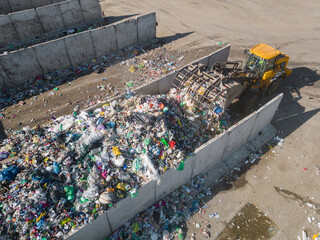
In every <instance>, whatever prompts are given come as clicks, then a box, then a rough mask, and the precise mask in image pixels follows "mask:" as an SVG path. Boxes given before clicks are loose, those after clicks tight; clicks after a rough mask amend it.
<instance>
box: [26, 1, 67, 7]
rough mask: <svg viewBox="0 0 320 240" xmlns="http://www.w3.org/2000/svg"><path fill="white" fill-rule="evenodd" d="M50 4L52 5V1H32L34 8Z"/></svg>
mask: <svg viewBox="0 0 320 240" xmlns="http://www.w3.org/2000/svg"><path fill="white" fill-rule="evenodd" d="M60 1H64V0H60ZM50 4H52V1H51V0H31V5H32V8H37V7H42V6H46V5H50Z"/></svg>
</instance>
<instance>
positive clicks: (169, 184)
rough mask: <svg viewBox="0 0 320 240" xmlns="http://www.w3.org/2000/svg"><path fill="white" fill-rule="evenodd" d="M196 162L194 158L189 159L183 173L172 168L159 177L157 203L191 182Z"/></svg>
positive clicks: (185, 163)
mask: <svg viewBox="0 0 320 240" xmlns="http://www.w3.org/2000/svg"><path fill="white" fill-rule="evenodd" d="M194 161H195V157H194V156H192V157H189V158H187V159H186V160H185V162H184V169H183V171H177V170H176V169H173V168H171V169H168V170H167V171H166V172H165V173H164V174H163V175H160V176H159V178H158V180H157V184H156V201H159V200H160V199H162V198H164V197H165V196H167V195H168V194H170V193H171V192H173V191H174V190H176V189H178V188H179V187H181V186H182V185H183V184H186V183H188V182H189V181H190V180H191V177H192V171H193V164H194Z"/></svg>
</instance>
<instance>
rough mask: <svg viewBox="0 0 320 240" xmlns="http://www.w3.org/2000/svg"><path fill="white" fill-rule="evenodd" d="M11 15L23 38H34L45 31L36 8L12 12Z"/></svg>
mask: <svg viewBox="0 0 320 240" xmlns="http://www.w3.org/2000/svg"><path fill="white" fill-rule="evenodd" d="M9 17H10V19H11V21H12V23H13V25H14V28H15V30H16V31H17V34H18V36H19V38H20V39H21V40H23V39H29V38H33V37H35V36H39V35H41V34H42V33H43V31H42V27H41V24H40V22H39V19H38V15H37V13H36V10H35V9H30V10H25V11H20V12H14V13H10V14H9Z"/></svg>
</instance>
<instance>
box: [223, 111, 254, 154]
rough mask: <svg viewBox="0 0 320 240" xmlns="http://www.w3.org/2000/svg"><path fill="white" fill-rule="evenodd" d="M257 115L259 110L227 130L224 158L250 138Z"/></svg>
mask: <svg viewBox="0 0 320 240" xmlns="http://www.w3.org/2000/svg"><path fill="white" fill-rule="evenodd" d="M257 115H258V114H257V112H254V113H252V114H250V115H249V116H247V117H246V118H244V119H242V120H241V121H240V122H238V123H236V124H235V125H233V126H232V127H230V128H229V129H228V131H227V132H226V134H227V135H228V139H227V143H226V146H225V148H224V152H223V156H222V158H224V157H226V156H228V155H229V154H230V153H231V152H233V151H234V150H235V149H237V148H238V147H240V146H241V145H242V144H243V143H245V142H247V141H248V140H249V136H250V134H251V130H252V128H253V125H254V123H255V121H256V118H257Z"/></svg>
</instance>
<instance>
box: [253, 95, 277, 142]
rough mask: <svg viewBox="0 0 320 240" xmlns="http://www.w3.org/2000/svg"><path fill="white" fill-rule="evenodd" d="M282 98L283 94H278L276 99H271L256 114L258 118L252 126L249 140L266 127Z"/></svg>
mask: <svg viewBox="0 0 320 240" xmlns="http://www.w3.org/2000/svg"><path fill="white" fill-rule="evenodd" d="M282 98H283V93H281V94H279V95H278V96H277V97H275V98H273V99H272V100H271V101H270V102H268V103H267V104H265V105H264V106H262V107H261V108H260V109H259V110H258V111H257V112H258V117H257V120H256V122H255V124H254V126H253V129H252V131H251V134H250V138H252V137H254V136H255V135H257V134H258V133H259V132H260V131H261V130H262V129H264V128H265V127H267V126H268V125H269V124H270V122H271V120H272V118H273V116H274V114H275V112H276V111H277V109H278V107H279V104H280V102H281V100H282Z"/></svg>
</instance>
